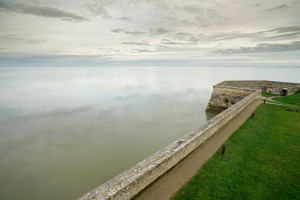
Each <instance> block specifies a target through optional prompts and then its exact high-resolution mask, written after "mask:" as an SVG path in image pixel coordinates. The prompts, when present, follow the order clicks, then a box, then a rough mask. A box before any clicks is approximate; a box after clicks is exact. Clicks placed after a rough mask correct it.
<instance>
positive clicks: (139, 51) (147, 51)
mask: <svg viewBox="0 0 300 200" xmlns="http://www.w3.org/2000/svg"><path fill="white" fill-rule="evenodd" d="M134 50H135V51H137V52H138V53H149V52H156V51H155V50H151V49H144V48H141V49H134Z"/></svg>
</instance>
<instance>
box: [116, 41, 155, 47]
mask: <svg viewBox="0 0 300 200" xmlns="http://www.w3.org/2000/svg"><path fill="white" fill-rule="evenodd" d="M122 44H128V45H137V46H149V43H148V42H146V41H142V42H122Z"/></svg>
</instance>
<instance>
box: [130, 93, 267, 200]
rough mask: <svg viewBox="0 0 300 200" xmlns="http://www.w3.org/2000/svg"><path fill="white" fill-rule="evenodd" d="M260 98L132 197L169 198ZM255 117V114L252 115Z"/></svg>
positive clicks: (246, 117) (253, 109) (234, 129)
mask: <svg viewBox="0 0 300 200" xmlns="http://www.w3.org/2000/svg"><path fill="white" fill-rule="evenodd" d="M261 103H262V101H261V100H260V99H258V100H255V101H253V102H252V103H251V104H250V105H249V106H247V107H246V108H245V109H244V110H243V111H242V112H240V113H239V114H238V115H237V116H235V117H234V118H233V119H232V120H230V121H229V122H228V123H227V124H226V125H225V126H224V127H223V128H222V129H220V130H219V131H217V132H216V133H215V134H214V135H213V136H212V137H211V138H209V139H208V140H207V141H206V142H204V143H203V144H202V145H200V146H199V147H198V148H197V149H196V150H194V151H193V152H192V153H191V154H190V155H189V156H187V157H186V158H184V159H183V160H182V161H180V162H179V163H178V164H177V165H176V166H175V167H173V168H172V169H171V170H170V171H169V172H168V173H167V174H166V175H164V176H163V177H161V178H160V179H159V181H157V182H154V183H152V184H151V185H150V186H149V187H148V188H146V189H145V190H144V191H143V192H141V193H140V194H139V195H138V196H137V197H135V198H134V199H136V200H156V199H160V200H167V199H170V198H171V197H172V196H173V195H174V194H175V193H176V192H177V191H178V190H179V189H180V188H181V187H182V186H183V185H184V184H185V183H186V182H187V181H188V180H189V179H190V178H191V177H193V176H194V175H195V174H196V172H197V171H198V170H199V169H200V168H201V166H202V165H203V164H204V163H205V162H206V161H207V160H208V159H209V158H210V157H211V156H212V155H213V154H214V153H215V152H216V151H217V150H218V149H219V147H220V146H221V145H222V144H223V143H224V142H225V141H226V140H227V139H228V138H229V136H230V135H231V134H232V133H233V132H234V131H236V130H237V129H238V128H239V127H240V126H241V125H242V124H243V123H244V122H245V121H246V120H247V119H248V118H249V116H250V115H251V113H252V112H254V111H255V109H256V108H257V107H258V106H259V104H261ZM254 117H255V116H254Z"/></svg>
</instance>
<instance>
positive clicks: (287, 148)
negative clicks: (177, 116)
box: [173, 97, 300, 200]
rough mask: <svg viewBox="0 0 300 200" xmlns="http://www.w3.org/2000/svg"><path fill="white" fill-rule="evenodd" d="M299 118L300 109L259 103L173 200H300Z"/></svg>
mask: <svg viewBox="0 0 300 200" xmlns="http://www.w3.org/2000/svg"><path fill="white" fill-rule="evenodd" d="M285 98H287V97H285ZM299 122H300V113H297V112H289V111H287V110H286V109H285V108H284V107H282V106H277V105H271V104H261V105H260V106H259V107H258V108H257V110H256V111H255V116H254V119H253V120H252V119H250V118H249V119H248V120H247V121H246V122H245V123H244V124H243V125H242V126H241V127H240V128H239V129H238V130H237V131H236V132H235V133H234V134H233V135H232V136H231V137H230V138H229V139H228V140H227V141H226V152H225V154H224V155H222V154H221V149H219V150H218V152H217V153H216V154H215V155H214V156H213V157H212V158H211V159H210V160H209V161H208V162H207V163H206V164H205V165H204V166H203V167H202V169H200V170H199V171H198V172H197V174H196V175H195V176H194V177H193V178H192V179H191V180H190V181H189V182H188V183H187V184H186V185H184V186H183V187H182V188H181V189H180V191H179V192H178V193H177V194H176V195H175V196H174V197H173V199H174V200H179V199H180V200H185V199H189V200H190V199H255V200H256V199H300V170H299V165H300V145H299V144H300V137H299V132H300V123H299Z"/></svg>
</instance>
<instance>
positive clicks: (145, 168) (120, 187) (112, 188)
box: [80, 86, 261, 200]
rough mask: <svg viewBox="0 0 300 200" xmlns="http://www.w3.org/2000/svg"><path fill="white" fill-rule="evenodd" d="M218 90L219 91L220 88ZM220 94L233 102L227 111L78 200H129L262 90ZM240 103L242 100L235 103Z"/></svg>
mask: <svg viewBox="0 0 300 200" xmlns="http://www.w3.org/2000/svg"><path fill="white" fill-rule="evenodd" d="M218 88H220V89H221V88H222V86H221V87H218ZM222 90H223V91H226V92H227V94H228V96H227V97H228V100H229V101H230V100H233V99H234V98H235V102H233V103H231V105H232V106H231V107H230V108H229V109H226V110H225V111H223V112H222V113H220V114H218V115H217V116H215V117H214V118H212V119H211V120H209V121H207V122H206V123H205V124H203V125H202V126H200V127H199V128H198V129H197V130H194V131H192V132H190V133H189V134H187V135H185V136H183V137H182V138H180V139H179V140H177V141H175V142H173V143H171V144H170V145H168V146H167V147H165V148H164V149H162V150H160V151H158V152H157V153H155V154H153V155H151V156H150V157H148V158H146V159H145V160H143V161H141V162H140V163H138V164H136V165H135V166H134V167H132V168H131V169H129V170H127V171H125V172H123V173H121V174H119V175H118V176H116V177H115V178H113V179H111V180H109V181H107V182H106V183H104V184H102V185H100V186H99V187H97V188H96V189H94V190H92V191H91V192H89V193H87V194H86V195H84V196H83V197H81V198H80V199H81V200H87V199H98V200H104V199H105V200H108V199H109V200H112V199H130V198H131V197H133V196H135V195H136V194H138V193H139V192H140V191H142V190H143V189H144V188H145V187H147V186H148V185H149V184H151V183H152V182H153V181H155V180H156V179H157V178H158V177H159V176H161V175H162V174H163V173H164V172H166V171H168V170H169V169H170V168H172V167H173V166H175V165H176V164H177V163H178V162H179V161H180V160H182V159H183V158H184V157H186V156H187V155H188V154H189V153H191V152H192V151H193V150H195V149H196V148H197V147H198V146H199V145H200V144H202V143H203V142H204V141H205V140H207V139H208V138H209V137H210V136H212V135H213V134H214V133H215V132H216V131H218V130H219V129H220V128H221V127H223V126H224V125H225V124H226V123H227V122H228V121H229V120H231V119H232V118H233V117H235V116H236V115H237V114H238V113H239V112H240V111H242V110H243V109H244V108H245V107H247V106H248V105H249V104H250V103H251V102H252V101H254V100H255V99H258V98H260V96H261V90H258V91H256V90H247V89H246V90H245V91H243V90H242V89H234V88H224V87H223V89H222ZM230 92H234V94H235V95H233V96H236V97H234V98H233V97H231V96H230ZM247 94H248V95H247ZM239 99H241V100H240V101H238V100H239Z"/></svg>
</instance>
